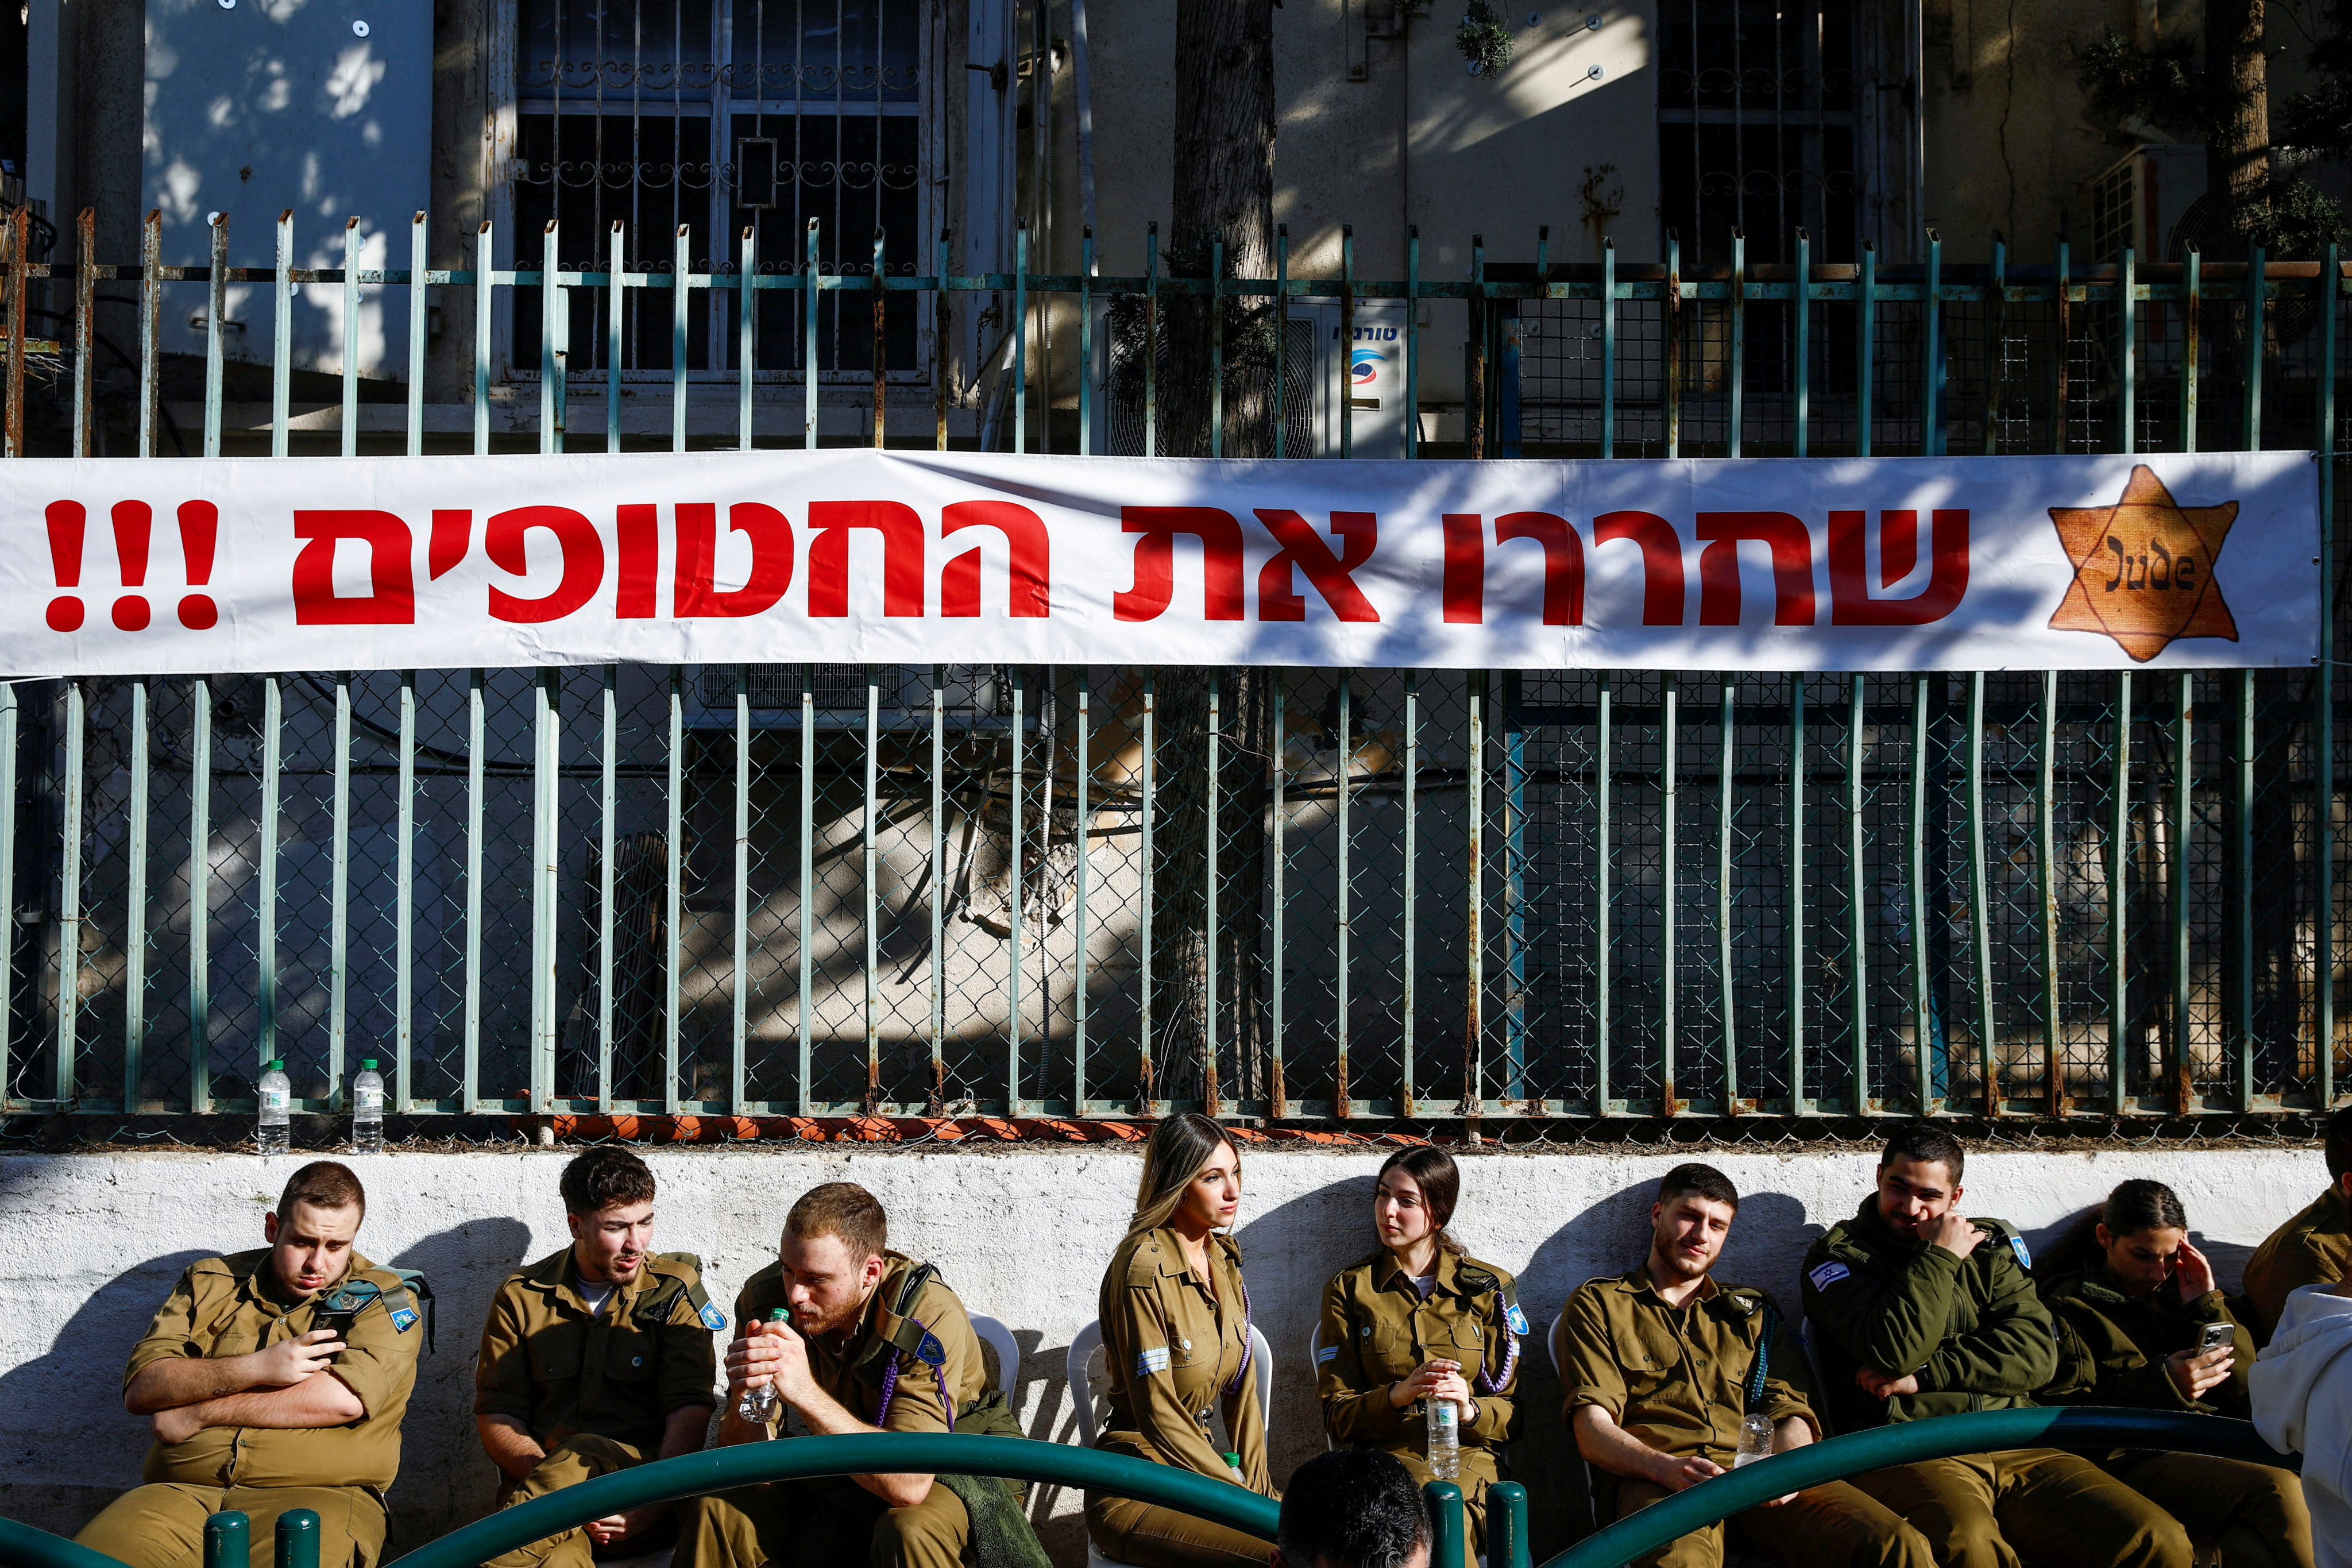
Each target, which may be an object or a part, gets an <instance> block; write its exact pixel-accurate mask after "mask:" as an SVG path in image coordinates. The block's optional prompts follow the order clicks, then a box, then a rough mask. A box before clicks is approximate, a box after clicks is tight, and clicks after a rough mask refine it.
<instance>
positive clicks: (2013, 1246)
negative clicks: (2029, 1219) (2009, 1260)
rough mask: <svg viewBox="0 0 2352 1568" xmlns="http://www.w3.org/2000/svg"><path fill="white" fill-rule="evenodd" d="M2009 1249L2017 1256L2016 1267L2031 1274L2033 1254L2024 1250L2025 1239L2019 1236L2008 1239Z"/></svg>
mask: <svg viewBox="0 0 2352 1568" xmlns="http://www.w3.org/2000/svg"><path fill="white" fill-rule="evenodd" d="M2009 1249H2010V1250H2011V1252H2014V1253H2015V1254H2017V1266H2018V1267H2019V1268H2022V1269H2024V1270H2026V1271H2027V1272H2028V1273H2032V1270H2033V1254H2032V1253H2031V1252H2028V1251H2026V1250H2025V1237H2021V1236H2012V1237H2010V1238H2009Z"/></svg>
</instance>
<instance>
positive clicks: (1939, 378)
mask: <svg viewBox="0 0 2352 1568" xmlns="http://www.w3.org/2000/svg"><path fill="white" fill-rule="evenodd" d="M1943 289H1944V242H1943V239H1942V238H1941V237H1939V236H1938V235H1937V233H1936V231H1935V230H1934V229H1932V228H1931V229H1929V230H1928V231H1927V293H1926V303H1925V304H1924V305H1923V306H1922V307H1921V309H1922V310H1923V311H1924V313H1925V324H1924V326H1923V327H1922V329H1921V331H1920V334H1919V374H1920V379H1921V385H1920V388H1919V450H1920V452H1921V454H1922V455H1924V456H1926V457H1930V458H1940V457H1942V456H1943V455H1944V409H1943V394H1944V300H1943Z"/></svg>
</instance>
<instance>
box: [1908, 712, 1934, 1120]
mask: <svg viewBox="0 0 2352 1568" xmlns="http://www.w3.org/2000/svg"><path fill="white" fill-rule="evenodd" d="M1929 679H1932V678H1931V677H1928V676H1926V675H1915V676H1913V677H1912V678H1911V821H1910V824H1909V831H1908V834H1907V837H1906V840H1905V843H1906V847H1907V848H1908V849H1909V850H1910V852H1911V857H1910V858H1911V865H1910V872H1911V877H1910V883H1911V885H1910V889H1909V892H1910V895H1911V900H1910V904H1911V907H1910V909H1909V910H1907V911H1906V913H1907V915H1908V917H1909V918H1908V919H1907V920H1906V921H1905V924H1906V925H1907V926H1909V927H1910V931H1909V935H1910V939H1911V1047H1912V1050H1911V1054H1912V1059H1913V1063H1914V1065H1915V1066H1916V1068H1918V1074H1919V1114H1920V1115H1922V1116H1932V1115H1934V1114H1935V1113H1936V1111H1937V1104H1936V1100H1937V1095H1936V1084H1937V1077H1938V1076H1939V1075H1938V1071H1937V1069H1938V1067H1939V1066H1940V1063H1939V1062H1938V1059H1937V1058H1938V1055H1939V1053H1940V1052H1941V1050H1942V1048H1943V1041H1942V1040H1941V1039H1940V1038H1938V1037H1937V1027H1936V1013H1935V992H1934V989H1933V987H1934V983H1935V982H1934V976H1932V975H1931V974H1929V973H1928V972H1927V970H1928V964H1929V963H1930V961H1931V960H1932V959H1933V957H1934V954H1935V951H1936V949H1935V944H1934V943H1932V942H1929V941H1928V940H1927V747H1928V745H1929V744H1930V742H1929V738H1928V734H1927V682H1928V680H1929Z"/></svg>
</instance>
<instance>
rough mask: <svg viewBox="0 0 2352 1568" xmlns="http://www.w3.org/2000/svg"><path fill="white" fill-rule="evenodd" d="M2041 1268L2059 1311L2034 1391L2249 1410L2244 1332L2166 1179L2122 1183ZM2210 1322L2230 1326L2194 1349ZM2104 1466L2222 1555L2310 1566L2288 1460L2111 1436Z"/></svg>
mask: <svg viewBox="0 0 2352 1568" xmlns="http://www.w3.org/2000/svg"><path fill="white" fill-rule="evenodd" d="M2045 1269H2046V1273H2045V1274H2044V1275H2043V1277H2042V1278H2040V1279H2037V1280H2036V1281H2035V1284H2036V1286H2037V1288H2038V1289H2040V1291H2041V1293H2042V1300H2043V1301H2044V1302H2045V1303H2046V1304H2047V1305H2048V1306H2049V1308H2050V1311H2051V1316H2053V1318H2055V1319H2056V1320H2057V1327H2058V1373H2057V1375H2056V1376H2055V1377H2053V1379H2052V1380H2051V1383H2050V1386H2049V1387H2047V1388H2045V1389H2043V1390H2042V1394H2041V1395H2040V1397H2041V1398H2042V1401H2043V1402H2044V1403H2046V1404H2054V1405H2132V1406H2137V1407H2139V1408H2143V1409H2150V1410H2178V1411H2191V1412H2195V1413H2197V1414H2200V1415H2232V1416H2235V1417H2237V1418H2238V1419H2240V1420H2245V1419H2247V1418H2248V1417H2249V1415H2250V1414H2251V1413H2250V1411H2249V1409H2248V1405H2247V1399H2246V1371H2247V1369H2248V1368H2250V1367H2251V1366H2252V1365H2253V1363H2254V1345H2253V1341H2252V1339H2250V1338H2249V1337H2248V1336H2247V1333H2246V1331H2245V1330H2244V1329H2243V1328H2241V1327H2239V1326H2238V1324H2237V1322H2236V1321H2235V1320H2233V1319H2232V1318H2231V1316H2230V1310H2229V1308H2228V1307H2226V1306H2224V1305H2223V1304H2222V1301H2221V1291H2220V1290H2219V1289H2216V1288H2215V1286H2214V1283H2213V1266H2212V1264H2211V1263H2210V1262H2208V1261H2207V1260H2206V1258H2205V1255H2204V1254H2203V1253H2201V1252H2200V1251H2198V1250H2197V1248H2196V1247H2195V1246H2194V1245H2192V1244H2191V1243H2190V1242H2189V1220H2188V1217H2187V1216H2186V1215H2184V1214H2183V1213H2182V1212H2181V1208H2180V1199H2179V1197H2178V1196H2177V1195H2176V1194H2174V1193H2173V1191H2172V1189H2171V1188H2170V1187H2168V1186H2166V1185H2165V1184H2163V1183H2161V1182H2147V1181H2133V1182H2126V1183H2124V1184H2122V1185H2121V1186H2119V1187H2117V1188H2116V1190H2115V1191H2114V1192H2113V1193H2110V1194H2108V1195H2107V1202H2106V1206H2105V1208H2104V1209H2102V1210H2101V1211H2100V1212H2099V1215H2098V1218H2097V1222H2096V1223H2095V1225H2091V1226H2085V1227H2084V1230H2083V1231H2082V1232H2081V1233H2079V1234H2078V1236H2077V1237H2076V1238H2074V1245H2073V1246H2072V1247H2068V1248H2067V1249H2066V1256H2063V1257H2058V1258H2052V1259H2050V1260H2049V1262H2048V1263H2047V1264H2046V1265H2045ZM2208 1324H2213V1325H2220V1326H2221V1327H2226V1328H2227V1330H2228V1331H2229V1339H2228V1341H2227V1342H2225V1343H2223V1344H2222V1345H2221V1347H2220V1348H2218V1349H2215V1350H2211V1351H2204V1350H2200V1348H2199V1347H2200V1342H2201V1340H2202V1338H2203V1337H2204V1334H2205V1330H2206V1326H2207V1325H2208ZM2217 1331H2218V1330H2217ZM2102 1465H2103V1468H2105V1470H2106V1471H2107V1472H2108V1473H2109V1474H2110V1475H2112V1476H2114V1477H2115V1478H2116V1479H2117V1480H2120V1481H2122V1482H2124V1483H2125V1484H2126V1485H2127V1486H2129V1487H2131V1488H2132V1489H2134V1490H2135V1491H2137V1492H2138V1493H2140V1495H2142V1496H2143V1497H2146V1498H2147V1499H2148V1500H2151V1501H2153V1502H2156V1503H2159V1504H2161V1505H2162V1506H2163V1507H2164V1508H2165V1509H2167V1510H2169V1511H2170V1512H2171V1514H2172V1516H2173V1517H2174V1518H2176V1519H2178V1520H2179V1521H2180V1522H2181V1524H2182V1525H2183V1526H2185V1527H2186V1528H2187V1529H2188V1531H2189V1535H2190V1536H2191V1537H2192V1538H2194V1539H2195V1540H2196V1541H2197V1542H2199V1543H2200V1545H2217V1546H2219V1547H2220V1548H2221V1555H2222V1560H2223V1562H2224V1563H2227V1564H2228V1565H2229V1568H2311V1561H2312V1545H2311V1512H2310V1510H2309V1509H2308V1508H2306V1507H2305V1503H2304V1500H2303V1483H2302V1482H2301V1481H2300V1480H2298V1479H2296V1478H2295V1476H2294V1473H2293V1472H2292V1471H2288V1470H2280V1469H2273V1468H2270V1467H2269V1466H2267V1465H2254V1464H2249V1463H2247V1462H2245V1461H2244V1460H2242V1459H2221V1458H2207V1457H2206V1456H2204V1455H2201V1454H2173V1453H2162V1452H2154V1451H2149V1450H2145V1449H2117V1450H2116V1451H2115V1452H2114V1453H2111V1454H2109V1455H2107V1456H2106V1458H2105V1459H2104V1460H2103V1461H2102Z"/></svg>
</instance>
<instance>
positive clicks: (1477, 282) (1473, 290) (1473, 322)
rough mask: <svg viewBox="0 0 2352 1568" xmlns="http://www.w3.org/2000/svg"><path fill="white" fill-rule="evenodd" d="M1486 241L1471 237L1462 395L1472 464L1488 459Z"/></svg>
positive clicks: (1465, 443) (1467, 450)
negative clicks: (1466, 337) (1467, 335)
mask: <svg viewBox="0 0 2352 1568" xmlns="http://www.w3.org/2000/svg"><path fill="white" fill-rule="evenodd" d="M1485 279H1486V236H1485V235H1483V234H1474V235H1472V236H1471V237H1470V297H1469V299H1468V300H1467V301H1466V302H1465V305H1464V307H1463V317H1464V320H1465V321H1466V322H1467V323H1468V327H1469V337H1468V341H1467V342H1466V343H1465V347H1466V348H1467V349H1468V351H1469V352H1468V353H1467V354H1466V355H1465V359H1466V362H1467V363H1465V365H1464V367H1463V368H1464V371H1465V378H1464V383H1463V393H1462V447H1463V451H1464V453H1465V455H1466V456H1468V457H1469V458H1470V459H1471V460H1472V461H1474V462H1475V461H1476V460H1477V459H1479V458H1484V457H1485V456H1486V374H1487V364H1486V289H1485V288H1484V287H1483V285H1484V283H1485Z"/></svg>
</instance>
